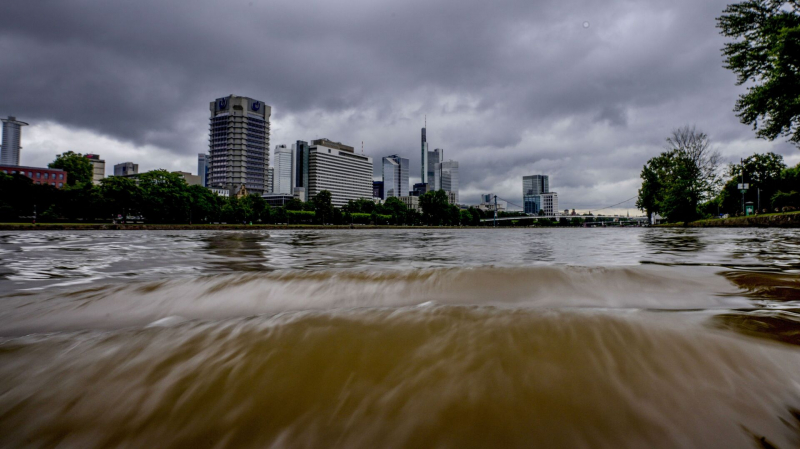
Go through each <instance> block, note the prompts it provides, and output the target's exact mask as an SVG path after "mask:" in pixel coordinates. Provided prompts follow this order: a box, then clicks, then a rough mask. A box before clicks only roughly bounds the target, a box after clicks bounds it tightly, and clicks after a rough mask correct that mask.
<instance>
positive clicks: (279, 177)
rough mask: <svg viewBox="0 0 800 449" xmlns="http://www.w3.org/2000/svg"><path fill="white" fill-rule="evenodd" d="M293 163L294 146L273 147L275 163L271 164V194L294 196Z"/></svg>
mask: <svg viewBox="0 0 800 449" xmlns="http://www.w3.org/2000/svg"><path fill="white" fill-rule="evenodd" d="M294 163H295V158H294V145H292V146H291V148H289V147H287V146H286V145H278V146H276V147H275V161H274V162H273V163H272V164H273V168H274V169H275V174H274V177H273V178H272V193H285V194H287V195H293V194H294V185H295V170H294Z"/></svg>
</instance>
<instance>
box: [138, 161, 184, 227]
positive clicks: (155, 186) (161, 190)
mask: <svg viewBox="0 0 800 449" xmlns="http://www.w3.org/2000/svg"><path fill="white" fill-rule="evenodd" d="M138 179H139V188H140V192H141V199H140V201H139V207H140V208H141V212H142V214H143V215H144V216H145V217H147V219H148V221H151V222H154V223H188V222H189V209H190V206H189V204H190V203H189V191H188V187H189V186H188V185H187V184H186V181H185V180H184V179H183V177H181V176H180V175H178V174H176V173H170V172H168V171H166V170H153V171H149V172H147V173H143V174H141V175H139V177H138Z"/></svg>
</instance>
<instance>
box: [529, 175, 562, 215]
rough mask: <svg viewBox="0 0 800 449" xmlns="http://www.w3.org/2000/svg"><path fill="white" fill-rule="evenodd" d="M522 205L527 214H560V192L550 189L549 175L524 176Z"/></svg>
mask: <svg viewBox="0 0 800 449" xmlns="http://www.w3.org/2000/svg"><path fill="white" fill-rule="evenodd" d="M522 206H523V208H524V211H525V213H526V214H538V213H539V212H540V211H542V212H544V214H545V215H557V214H558V194H557V193H556V192H551V191H550V178H549V177H548V176H547V175H531V176H523V177H522Z"/></svg>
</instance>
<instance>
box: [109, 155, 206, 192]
mask: <svg viewBox="0 0 800 449" xmlns="http://www.w3.org/2000/svg"><path fill="white" fill-rule="evenodd" d="M115 167H116V166H115ZM115 169H116V168H115ZM207 175H208V155H207V154H205V153H198V155H197V176H199V177H200V185H201V186H203V187H206V186H207V185H208V184H207V183H206V180H207V179H206V176H207Z"/></svg>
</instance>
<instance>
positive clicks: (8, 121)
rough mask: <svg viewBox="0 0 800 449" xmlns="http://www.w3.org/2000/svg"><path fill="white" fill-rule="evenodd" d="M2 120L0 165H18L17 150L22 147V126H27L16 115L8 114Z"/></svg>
mask: <svg viewBox="0 0 800 449" xmlns="http://www.w3.org/2000/svg"><path fill="white" fill-rule="evenodd" d="M2 120H3V144H2V146H1V147H0V165H19V150H21V149H22V147H21V146H20V142H21V139H22V127H23V126H27V125H28V124H27V123H25V122H20V121H19V120H17V118H16V117H12V116H10V115H9V116H8V118H4V119H2Z"/></svg>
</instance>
